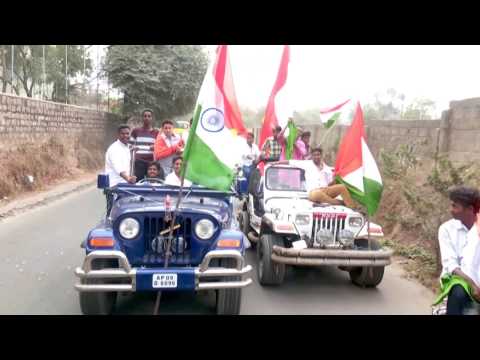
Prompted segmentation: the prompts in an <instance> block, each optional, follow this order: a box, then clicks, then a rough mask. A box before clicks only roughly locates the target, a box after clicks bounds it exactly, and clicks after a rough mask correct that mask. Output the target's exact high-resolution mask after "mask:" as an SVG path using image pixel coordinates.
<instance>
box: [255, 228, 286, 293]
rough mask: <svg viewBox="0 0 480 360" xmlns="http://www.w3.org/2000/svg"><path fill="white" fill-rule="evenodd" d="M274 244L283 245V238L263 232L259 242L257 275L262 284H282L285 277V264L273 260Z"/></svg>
mask: <svg viewBox="0 0 480 360" xmlns="http://www.w3.org/2000/svg"><path fill="white" fill-rule="evenodd" d="M273 245H279V246H283V241H282V238H281V237H280V236H278V235H275V234H263V235H262V236H261V237H260V241H259V242H258V244H257V259H258V265H257V275H258V281H259V283H260V285H280V284H281V283H283V279H284V278H285V264H280V263H276V262H273V261H272V253H273Z"/></svg>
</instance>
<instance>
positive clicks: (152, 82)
mask: <svg viewBox="0 0 480 360" xmlns="http://www.w3.org/2000/svg"><path fill="white" fill-rule="evenodd" d="M207 65H208V59H207V54H206V53H205V52H204V51H203V49H202V47H201V46H198V45H194V46H191V45H114V46H110V47H109V49H108V52H107V56H106V60H105V64H104V71H105V72H106V73H107V74H108V77H109V79H110V82H111V83H112V85H113V86H114V87H116V88H118V89H120V90H121V91H122V92H123V93H124V109H123V112H124V114H126V115H132V114H135V113H138V112H139V111H141V109H143V108H145V107H149V108H152V109H153V110H154V112H155V115H156V117H157V118H159V119H161V118H165V117H170V118H172V117H175V116H180V115H184V114H186V113H188V112H191V111H192V108H193V106H194V105H195V102H196V100H197V95H198V91H199V89H200V86H201V83H202V80H203V78H204V76H205V71H206V69H207Z"/></svg>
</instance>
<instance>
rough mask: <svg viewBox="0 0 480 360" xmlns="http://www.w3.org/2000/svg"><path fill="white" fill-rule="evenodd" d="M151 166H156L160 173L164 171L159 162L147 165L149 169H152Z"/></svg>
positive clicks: (151, 162)
mask: <svg viewBox="0 0 480 360" xmlns="http://www.w3.org/2000/svg"><path fill="white" fill-rule="evenodd" d="M150 166H155V167H156V168H157V170H158V172H160V171H162V167H161V166H160V164H159V163H158V161H150V162H149V163H148V165H147V169H148V168H149V167H150Z"/></svg>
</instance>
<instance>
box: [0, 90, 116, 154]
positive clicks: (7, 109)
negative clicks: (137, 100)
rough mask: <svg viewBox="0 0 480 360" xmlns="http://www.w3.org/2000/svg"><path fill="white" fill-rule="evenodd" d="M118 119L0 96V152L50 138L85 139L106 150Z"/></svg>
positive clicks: (50, 103)
mask: <svg viewBox="0 0 480 360" xmlns="http://www.w3.org/2000/svg"><path fill="white" fill-rule="evenodd" d="M118 121H119V119H118V117H117V116H116V115H113V114H109V113H105V112H97V111H95V110H92V109H87V108H82V107H78V106H74V105H66V104H60V103H54V102H50V101H42V100H36V99H31V98H24V97H18V96H12V95H7V94H0V151H2V150H6V149H12V148H16V147H20V146H22V144H25V143H44V142H47V141H48V140H49V139H50V138H51V137H52V136H58V137H61V138H72V139H73V138H79V140H80V141H82V138H85V137H87V138H88V142H89V143H95V144H96V145H98V146H101V147H102V148H106V146H108V145H109V144H110V143H111V141H112V134H113V138H114V132H115V127H116V124H117V123H118Z"/></svg>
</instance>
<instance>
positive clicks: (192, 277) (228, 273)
mask: <svg viewBox="0 0 480 360" xmlns="http://www.w3.org/2000/svg"><path fill="white" fill-rule="evenodd" d="M225 258H231V259H234V260H236V267H235V268H222V267H210V261H211V260H212V259H225ZM95 259H116V260H118V264H119V267H118V268H112V269H110V268H108V269H101V270H92V261H93V260H95ZM251 270H252V267H251V266H250V265H245V261H244V258H243V256H242V254H241V253H240V252H239V251H236V250H213V251H210V252H208V253H207V254H206V255H205V258H204V259H203V261H202V263H201V264H200V266H198V267H168V268H163V267H158V268H152V267H148V268H144V267H139V268H132V267H131V266H130V263H129V261H128V259H127V257H126V256H125V254H124V253H122V252H121V251H92V252H91V253H90V254H88V255H87V256H86V257H85V260H84V262H83V266H82V267H77V268H76V269H75V275H76V276H77V277H78V278H80V283H78V284H75V289H77V290H78V291H89V292H95V291H121V292H123V291H126V292H135V291H179V290H208V289H229V288H243V287H246V286H248V285H250V284H251V283H252V279H251V278H246V279H245V280H242V278H243V275H245V274H247V273H249V272H250V271H251ZM162 275H164V276H166V277H168V278H171V277H172V276H174V277H175V285H176V286H175V287H171V286H168V284H167V285H166V287H154V286H153V284H154V276H155V277H159V276H162ZM231 277H240V280H231ZM92 279H101V280H102V283H101V284H94V283H86V281H85V280H92ZM208 279H216V280H218V281H205V280H208Z"/></svg>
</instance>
